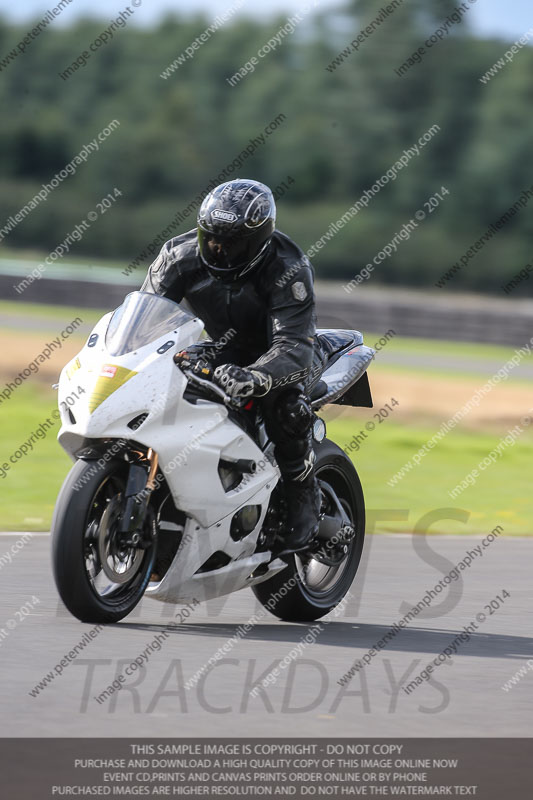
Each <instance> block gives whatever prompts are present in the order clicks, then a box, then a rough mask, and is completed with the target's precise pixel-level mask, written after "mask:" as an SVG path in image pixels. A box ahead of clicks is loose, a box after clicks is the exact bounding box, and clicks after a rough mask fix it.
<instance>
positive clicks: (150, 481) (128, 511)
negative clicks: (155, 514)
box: [118, 447, 159, 550]
mask: <svg viewBox="0 0 533 800" xmlns="http://www.w3.org/2000/svg"><path fill="white" fill-rule="evenodd" d="M158 463H159V458H158V455H157V453H156V452H154V450H152V448H151V447H150V448H149V449H148V452H147V453H146V456H145V457H144V458H143V463H142V464H131V465H130V470H129V474H128V481H127V484H126V489H125V492H124V495H125V498H126V504H125V507H124V513H123V515H122V518H121V520H120V525H119V529H118V535H119V538H120V540H121V544H122V545H123V546H126V547H137V548H139V549H142V550H147V549H148V548H149V547H150V546H151V545H152V544H153V530H149V531H148V532H147V531H146V526H145V524H144V523H145V520H146V515H147V511H148V504H149V502H150V497H151V495H152V492H153V491H154V489H157V488H158V487H157V482H156V479H155V476H156V474H157V467H158ZM147 467H148V469H147ZM150 527H152V526H150Z"/></svg>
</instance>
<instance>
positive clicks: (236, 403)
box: [182, 369, 247, 411]
mask: <svg viewBox="0 0 533 800" xmlns="http://www.w3.org/2000/svg"><path fill="white" fill-rule="evenodd" d="M182 372H183V373H184V375H185V376H186V377H187V378H188V380H191V381H192V382H193V383H197V384H198V385H199V386H202V387H203V388H204V389H208V390H209V391H211V392H214V393H215V394H216V395H218V396H219V397H220V398H221V399H222V401H223V402H224V405H225V406H228V408H233V409H235V410H236V411H239V410H240V409H241V408H242V407H243V405H245V403H244V402H242V401H241V400H236V399H235V398H233V397H230V395H229V394H226V392H225V391H224V389H221V388H220V386H217V385H216V383H213V382H212V381H208V380H206V379H205V378H200V377H199V376H198V375H197V374H196V373H195V372H193V371H192V370H190V369H182ZM246 402H247V401H246Z"/></svg>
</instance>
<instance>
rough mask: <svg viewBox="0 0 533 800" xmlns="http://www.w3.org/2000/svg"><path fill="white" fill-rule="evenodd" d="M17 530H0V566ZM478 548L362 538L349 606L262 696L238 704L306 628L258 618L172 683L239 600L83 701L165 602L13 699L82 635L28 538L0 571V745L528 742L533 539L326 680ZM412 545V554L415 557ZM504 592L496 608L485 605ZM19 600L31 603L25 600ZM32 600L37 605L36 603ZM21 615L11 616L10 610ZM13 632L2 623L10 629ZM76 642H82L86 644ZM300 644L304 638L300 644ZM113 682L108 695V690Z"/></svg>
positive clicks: (223, 602) (212, 608) (456, 585)
mask: <svg viewBox="0 0 533 800" xmlns="http://www.w3.org/2000/svg"><path fill="white" fill-rule="evenodd" d="M20 536H21V534H11V535H9V534H0V557H1V556H2V555H4V554H5V553H6V552H11V548H12V546H13V545H14V544H15V543H16V542H17V541H18V540H19V539H20ZM480 542H481V539H479V538H471V537H469V538H466V537H452V536H450V537H446V536H431V537H428V538H427V540H425V539H422V538H421V537H420V536H418V537H416V539H415V538H413V537H412V536H410V535H376V536H371V537H367V543H366V545H365V553H364V557H363V562H362V566H361V568H360V572H359V575H358V578H357V579H356V581H355V583H354V585H353V587H352V596H351V597H350V600H349V602H348V603H347V605H346V607H345V609H344V610H343V612H342V613H341V614H339V616H338V617H336V618H335V617H334V616H333V615H330V616H329V617H327V618H326V619H325V621H324V624H323V627H322V628H321V629H320V630H319V632H318V635H317V638H316V641H315V642H314V643H311V644H308V645H307V646H305V648H304V649H301V650H300V656H299V658H297V659H296V660H292V661H290V662H289V660H287V661H286V662H285V668H283V669H282V670H281V671H280V676H279V678H278V679H277V680H276V682H275V683H274V684H273V685H269V686H268V687H267V688H266V689H264V690H263V691H262V692H260V693H259V695H258V696H257V697H254V696H252V695H250V690H251V689H252V688H253V686H254V681H256V680H257V679H261V677H262V676H263V677H264V676H266V675H267V674H268V673H269V672H270V671H271V670H273V669H274V668H275V667H276V666H278V667H279V664H280V662H282V661H283V659H285V657H286V656H287V655H288V654H289V653H290V651H291V649H292V648H294V647H295V646H297V645H298V644H299V643H300V642H301V641H302V639H304V637H305V636H306V634H308V632H309V630H310V628H311V626H309V625H294V624H287V623H283V622H280V621H278V620H276V619H275V618H273V617H271V616H270V615H267V616H265V617H264V618H262V619H261V621H260V622H259V623H258V624H257V625H256V626H255V627H254V628H253V629H252V631H251V632H250V633H248V634H247V635H246V636H245V637H243V638H242V639H240V640H239V641H237V642H236V643H235V644H234V646H233V647H232V649H231V650H229V651H228V652H227V653H226V655H225V656H224V660H223V661H220V662H217V665H216V667H214V668H213V669H212V671H211V672H206V673H205V674H204V676H203V678H202V679H200V680H199V681H198V683H197V685H196V686H195V687H193V688H190V689H185V688H184V684H185V682H186V681H187V680H189V679H190V678H191V677H192V676H193V675H194V673H195V672H196V671H197V670H199V669H200V668H202V667H203V666H204V665H205V664H206V662H207V661H208V659H209V658H210V657H211V656H213V655H214V653H215V652H216V651H217V649H218V648H220V647H222V646H223V645H224V644H225V643H226V642H227V641H228V638H230V637H232V636H234V635H235V633H236V630H237V627H238V626H239V625H241V624H244V623H246V622H247V621H248V620H249V618H250V617H251V615H252V614H253V613H254V612H257V611H258V610H259V609H260V606H259V605H258V604H257V603H256V601H255V598H254V596H253V595H252V593H251V591H250V590H245V591H242V592H240V593H236V594H234V595H231V596H228V597H227V598H220V599H218V600H215V601H211V602H209V603H202V604H201V605H199V606H198V607H197V608H195V609H194V611H193V613H191V616H190V617H189V619H188V620H186V621H185V622H184V623H183V624H178V625H177V626H176V627H175V628H174V630H173V631H172V632H171V633H170V634H169V635H168V637H167V638H166V639H164V640H163V641H162V645H161V650H159V651H156V650H154V652H153V653H152V654H151V656H150V660H149V662H148V664H147V666H145V667H143V669H142V670H140V671H139V672H137V673H135V675H134V676H132V677H129V678H127V680H126V683H125V684H124V685H123V688H122V689H121V690H120V691H119V692H116V693H114V694H113V695H112V696H111V697H110V698H109V699H107V700H104V701H103V702H102V703H100V704H99V703H98V702H97V701H96V700H95V699H94V698H95V696H96V695H99V694H101V692H103V691H104V689H106V687H107V686H108V685H109V684H110V683H111V682H112V681H113V680H114V679H115V678H116V677H117V676H118V674H120V673H122V672H123V670H124V669H125V668H126V667H127V666H128V665H129V664H130V662H131V661H132V660H133V659H135V658H136V657H137V656H138V655H139V654H140V653H142V652H143V651H144V650H145V649H146V648H147V647H148V645H149V644H150V643H151V642H153V641H154V637H155V636H156V634H158V633H159V634H161V632H162V631H165V630H166V629H167V627H166V626H168V623H169V622H171V621H173V620H175V619H176V617H175V614H176V611H179V610H180V608H179V607H174V606H170V605H165V604H160V603H157V602H155V601H152V600H145V601H143V603H142V604H141V606H140V607H139V608H138V609H137V610H136V611H135V612H134V613H133V614H132V615H130V617H128V618H127V619H126V620H124V621H123V622H121V623H119V624H118V625H114V626H106V627H104V628H102V630H101V631H100V632H98V634H97V635H96V637H95V638H94V639H92V640H90V641H89V644H87V645H86V647H85V649H83V651H82V652H81V653H80V654H79V655H78V656H77V658H76V659H75V660H74V661H73V662H72V663H69V664H68V666H67V667H66V668H65V669H64V670H63V672H62V674H60V675H57V674H56V675H55V677H54V679H53V680H52V681H51V682H49V683H48V685H46V686H45V687H44V688H43V689H42V690H41V691H40V692H39V694H38V695H37V696H36V697H32V696H31V695H30V694H29V692H30V691H32V690H34V687H35V686H36V684H38V683H39V681H42V679H43V677H44V676H45V675H46V674H47V673H52V672H54V671H55V670H54V668H55V666H56V665H57V664H58V663H59V662H60V660H61V659H62V658H63V657H64V655H65V654H66V653H68V652H69V651H71V650H72V648H73V647H74V646H75V645H76V644H78V643H79V642H80V640H82V639H83V637H84V634H85V633H86V632H88V631H91V630H93V626H91V625H84V624H81V623H80V622H78V621H77V620H75V619H74V618H72V617H70V616H69V615H68V614H67V612H66V611H65V610H64V609H63V608H62V606H61V604H60V602H59V600H58V596H57V593H56V590H55V587H54V584H53V580H52V575H51V569H50V554H49V550H50V537H49V536H48V535H46V534H35V535H34V536H33V537H32V539H31V541H28V543H27V544H25V545H24V546H23V547H22V549H20V550H19V551H18V552H16V553H15V554H14V555H13V556H12V561H11V563H6V561H5V560H4V561H0V564H2V567H1V569H0V586H1V596H2V604H1V611H0V664H1V666H0V673H1V679H0V686H1V691H0V694H1V699H0V718H1V719H2V723H3V725H2V735H3V736H38V737H40V736H66V737H69V736H78V737H81V736H139V735H142V736H158V735H161V736H242V735H244V736H280V735H282V736H302V735H304V736H315V735H323V736H347V735H353V736H389V737H394V736H411V737H418V736H433V737H434V736H509V737H510V736H531V735H533V716H532V711H533V661H531V667H532V668H531V669H529V668H527V669H526V671H525V674H524V675H523V676H522V677H520V679H519V680H518V682H517V683H516V684H515V685H514V686H513V687H512V688H511V689H510V690H509V691H507V692H506V691H504V690H503V689H502V688H501V687H502V686H503V684H505V683H506V681H508V680H509V679H510V678H511V677H512V676H513V675H515V673H517V671H518V670H519V669H521V668H523V667H524V666H527V660H528V659H533V638H531V600H532V595H533V589H532V580H531V567H532V556H533V538H531V539H528V538H504V537H500V538H498V539H496V540H495V541H494V542H492V543H491V544H490V546H489V547H488V548H486V549H484V550H483V555H482V556H481V557H480V556H476V557H475V558H474V560H473V562H472V564H471V565H470V566H469V568H468V569H466V570H464V571H463V572H461V573H460V574H461V579H460V580H459V581H456V582H451V584H450V585H449V586H448V585H447V586H446V587H445V588H444V589H443V591H442V592H441V593H440V594H438V596H437V597H436V598H435V599H434V600H433V601H432V603H431V605H430V607H429V608H428V609H427V610H426V611H425V612H422V613H420V614H419V615H418V616H417V617H416V618H415V619H413V620H412V621H411V622H410V623H409V624H408V626H407V627H406V628H405V629H403V631H402V632H401V634H399V635H397V636H395V637H394V638H393V639H392V640H391V641H390V642H389V643H388V645H387V646H386V648H385V649H384V650H382V651H381V652H379V653H378V654H377V655H375V656H374V657H373V658H372V660H371V662H370V664H368V665H367V666H366V667H365V668H364V670H363V672H362V673H361V672H359V673H357V674H355V676H354V677H353V678H352V680H351V681H350V683H349V684H348V685H347V686H345V687H341V686H340V685H339V684H338V683H337V681H338V680H339V679H340V678H341V676H342V675H343V674H344V673H345V672H346V671H347V670H349V669H350V667H351V666H352V664H353V662H354V660H355V659H357V658H362V657H363V655H364V654H365V653H367V651H368V650H369V649H370V648H372V646H373V645H374V644H375V643H376V641H378V640H379V639H381V637H383V636H384V635H385V634H386V633H387V631H389V630H390V626H391V625H392V623H394V622H396V621H398V620H399V619H400V618H401V617H402V616H403V615H404V614H405V613H406V611H407V610H408V609H409V608H410V607H412V606H413V605H416V604H417V603H418V602H419V601H420V600H421V599H422V597H423V596H424V594H425V592H426V591H427V590H428V589H430V588H432V587H434V586H435V584H437V583H438V582H439V580H441V579H442V578H443V576H444V575H445V574H446V573H448V572H449V571H450V569H452V567H453V566H454V565H455V564H457V563H458V562H459V561H461V560H462V559H463V558H464V557H465V555H466V554H467V551H469V550H470V551H473V550H474V548H475V547H476V546H477V545H479V544H480ZM415 548H416V549H415ZM503 590H507V591H508V592H509V593H510V597H508V598H505V599H504V602H503V605H501V606H500V608H499V610H497V611H495V612H494V613H492V614H490V613H489V612H488V611H487V609H486V608H485V606H486V605H487V604H489V603H490V601H491V600H492V599H493V598H495V597H496V595H500V596H501V595H502V591H503ZM32 597H33V598H34V599H33V600H32ZM35 599H37V600H38V601H39V602H36V601H35ZM28 603H29V604H31V605H33V607H30V606H27V608H28V609H29V611H30V613H29V614H28V615H27V616H23V613H21V612H20V609H21V608H22V607H23V606H24V605H26V604H28ZM480 612H484V613H485V614H486V620H485V621H484V622H483V624H480V625H479V629H478V630H477V631H476V632H475V633H473V634H472V636H471V638H470V640H469V641H468V642H465V643H463V644H462V645H461V647H460V649H459V650H458V652H457V654H456V655H454V656H453V658H452V660H451V662H450V660H449V659H446V661H445V662H444V663H443V664H442V665H441V666H440V667H439V668H437V669H436V670H435V672H434V673H433V676H432V682H431V683H426V682H424V683H423V684H422V685H420V686H419V687H418V688H416V689H415V690H414V691H413V692H412V693H410V694H406V693H405V691H404V690H403V689H402V688H401V686H402V684H406V683H408V682H409V681H411V680H412V679H413V678H414V677H415V676H416V675H417V674H418V673H419V672H420V671H421V670H422V669H423V668H424V667H425V666H426V665H427V664H428V663H429V662H430V661H431V659H433V658H435V657H436V656H437V655H438V654H439V653H440V652H441V651H443V650H444V648H445V647H447V646H448V645H449V644H450V642H451V641H452V640H454V639H455V637H456V636H457V635H458V634H459V633H460V632H461V630H462V629H463V627H464V626H467V625H470V623H471V622H472V621H473V620H475V619H476V615H478V614H479V613H480ZM13 621H14V622H15V624H13ZM86 638H87V637H86ZM310 638H314V637H310ZM119 685H120V684H119Z"/></svg>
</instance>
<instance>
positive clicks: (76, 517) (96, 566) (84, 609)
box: [52, 461, 155, 623]
mask: <svg viewBox="0 0 533 800" xmlns="http://www.w3.org/2000/svg"><path fill="white" fill-rule="evenodd" d="M126 479H127V466H126V465H125V464H124V463H122V462H116V461H115V462H113V461H111V462H108V463H106V464H105V466H100V465H98V464H96V463H94V462H85V461H78V462H77V463H76V464H75V465H74V466H73V467H72V469H71V471H70V472H69V474H68V475H67V477H66V479H65V482H64V483H63V486H62V487H61V491H60V493H59V497H58V499H57V503H56V507H55V511H54V518H53V521H52V566H53V572H54V579H55V583H56V586H57V590H58V592H59V594H60V596H61V599H62V601H63V603H64V604H65V606H66V607H67V608H68V610H69V611H70V613H71V614H73V615H74V616H75V617H77V618H78V619H79V620H81V622H91V623H110V622H118V621H119V620H121V619H123V618H124V617H126V616H127V615H128V614H129V613H130V612H131V611H133V609H134V608H135V606H136V605H137V603H138V602H139V601H140V599H141V598H142V596H143V594H144V590H145V589H146V586H147V584H148V582H149V580H150V575H151V571H152V567H153V563H154V557H155V537H152V539H153V544H151V545H150V546H148V547H146V546H144V548H143V547H140V546H139V547H137V546H134V545H128V544H126V545H124V544H123V543H122V542H121V539H120V537H119V536H118V535H117V534H118V531H117V528H118V520H119V517H120V513H121V509H122V505H123V497H124V488H125V485H126ZM148 511H149V513H148V514H147V517H146V523H145V524H146V525H147V526H154V525H155V522H154V519H153V515H152V514H151V513H150V508H149V509H148ZM149 533H150V535H152V534H153V533H155V529H152V530H150V531H149Z"/></svg>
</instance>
